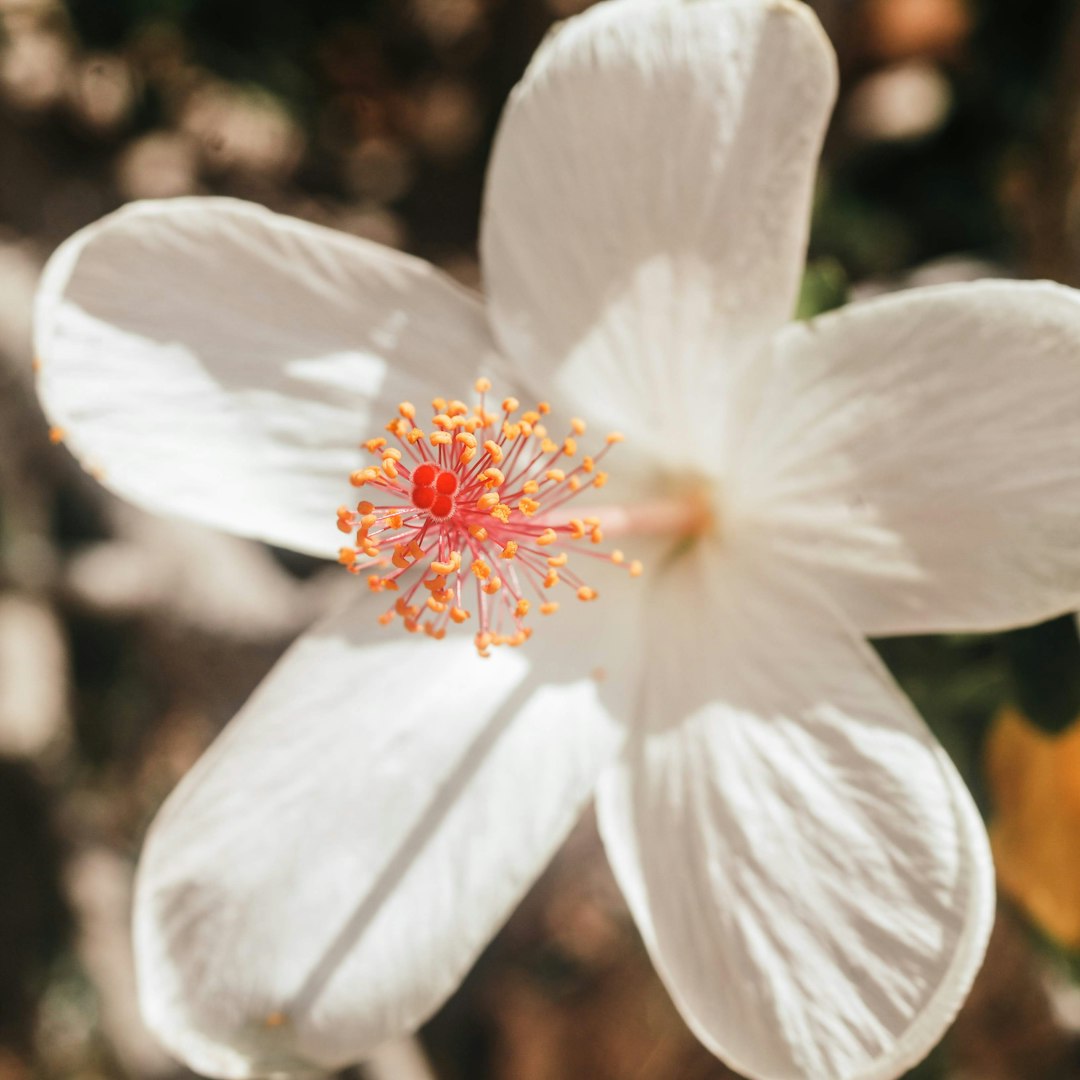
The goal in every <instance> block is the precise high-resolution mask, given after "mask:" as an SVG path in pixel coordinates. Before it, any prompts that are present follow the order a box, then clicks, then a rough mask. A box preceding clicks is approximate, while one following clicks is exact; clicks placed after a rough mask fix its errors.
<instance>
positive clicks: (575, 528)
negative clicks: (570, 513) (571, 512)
mask: <svg viewBox="0 0 1080 1080" xmlns="http://www.w3.org/2000/svg"><path fill="white" fill-rule="evenodd" d="M584 535H585V522H584V521H582V520H581V518H571V519H570V539H571V540H580V539H581V538H582V537H583V536H584Z"/></svg>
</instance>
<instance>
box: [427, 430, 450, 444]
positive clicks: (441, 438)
mask: <svg viewBox="0 0 1080 1080" xmlns="http://www.w3.org/2000/svg"><path fill="white" fill-rule="evenodd" d="M453 438H454V437H453V435H451V434H450V432H449V431H433V432H432V433H431V445H432V446H449V445H450V443H451V442H452V441H453Z"/></svg>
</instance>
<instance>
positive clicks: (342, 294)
mask: <svg viewBox="0 0 1080 1080" xmlns="http://www.w3.org/2000/svg"><path fill="white" fill-rule="evenodd" d="M36 334H37V350H38V355H39V359H40V361H41V373H40V383H39V386H40V393H41V397H42V401H43V402H44V405H45V409H46V411H47V413H48V414H49V417H50V419H51V421H52V423H53V424H55V425H56V426H58V427H59V428H61V429H62V430H63V432H64V435H65V440H66V441H67V443H68V445H69V446H70V447H71V449H72V450H73V452H74V453H75V454H76V456H77V457H79V458H80V460H81V461H82V462H83V463H84V464H85V465H86V466H87V467H88V468H90V469H91V470H92V471H93V472H94V473H95V474H98V473H100V475H101V478H102V480H103V482H104V483H105V484H106V485H107V486H109V487H111V488H112V489H113V490H114V491H116V492H118V493H119V494H121V495H123V496H125V497H126V498H128V499H131V500H132V501H133V502H136V503H138V504H139V505H141V506H143V507H146V508H147V509H150V510H155V511H160V512H162V513H167V514H174V515H178V516H181V517H186V518H190V519H193V520H195V521H199V522H201V523H203V524H207V525H213V526H215V527H218V528H223V529H226V530H228V531H230V532H235V533H239V534H241V535H243V536H252V537H256V538H259V539H263V540H268V541H270V542H272V543H276V544H280V545H283V546H286V547H292V548H296V549H298V550H301V551H308V552H312V553H313V554H320V555H328V554H333V553H334V552H335V551H336V550H337V547H338V546H339V542H340V536H339V535H338V533H337V530H336V528H335V515H334V511H335V510H336V508H337V507H338V505H340V504H341V503H342V502H344V501H346V500H347V499H348V498H349V496H350V489H349V487H348V483H347V478H348V475H349V473H350V472H351V471H352V470H353V469H355V468H358V467H359V466H360V465H361V464H366V463H367V462H365V461H362V460H361V452H360V451H359V450H358V448H357V444H358V443H359V442H360V441H361V440H364V439H368V438H371V437H372V436H375V435H379V434H381V433H382V429H383V427H384V426H385V424H386V422H387V421H388V420H389V419H390V418H391V417H392V416H393V415H396V407H397V403H398V402H399V401H402V400H403V399H409V398H413V397H416V398H418V402H417V403H418V404H420V403H421V402H422V403H424V404H426V403H427V400H428V399H429V398H430V397H431V396H432V395H433V394H435V393H439V394H442V395H444V396H458V397H460V396H462V395H463V394H465V393H467V392H468V391H470V390H471V384H472V380H473V379H474V378H475V376H476V374H477V372H478V370H479V368H480V367H481V365H482V364H483V363H484V359H485V355H486V354H487V353H488V352H489V351H490V348H491V343H490V337H489V334H488V331H487V329H486V324H485V317H484V313H483V309H482V306H481V304H480V303H479V301H478V300H477V299H476V298H475V297H474V296H473V295H472V294H470V293H468V292H466V291H465V290H464V289H461V288H459V287H458V286H456V285H455V284H453V283H452V282H451V281H450V280H449V279H448V278H445V277H444V276H443V275H441V274H440V273H439V272H438V271H437V270H435V269H434V268H433V267H431V266H429V265H428V264H427V263H424V262H421V261H420V260H418V259H413V258H411V257H409V256H407V255H402V254H400V253H399V252H395V251H391V250H390V249H389V248H383V247H380V246H379V245H378V244H372V243H368V242H366V241H361V240H357V239H354V238H351V237H348V236H345V235H344V234H341V233H335V232H332V231H331V230H328V229H323V228H319V227H317V226H314V225H308V224H305V223H303V222H300V221H295V220H293V219H291V218H285V217H281V216H279V215H276V214H272V213H270V212H269V211H267V210H264V209H262V208H261V207H257V206H254V205H251V204H247V203H242V202H236V201H233V200H228V199H177V200H172V201H169V202H160V203H137V204H135V205H133V206H130V207H128V208H126V209H124V210H121V211H119V212H118V213H116V214H113V215H112V216H110V217H107V218H105V219H104V220H103V221H101V222H99V223H97V224H96V225H92V226H90V227H89V228H87V229H84V230H83V231H82V232H80V233H78V234H76V235H75V236H74V237H72V238H71V239H70V240H68V241H67V242H66V243H65V244H64V245H63V246H62V247H61V248H60V249H59V250H58V251H57V253H56V254H55V255H54V256H53V258H52V260H51V262H50V263H49V266H48V267H47V268H46V271H45V276H44V279H43V281H42V284H41V288H40V291H39V295H38V301H37V309H36ZM352 501H355V494H353V496H352Z"/></svg>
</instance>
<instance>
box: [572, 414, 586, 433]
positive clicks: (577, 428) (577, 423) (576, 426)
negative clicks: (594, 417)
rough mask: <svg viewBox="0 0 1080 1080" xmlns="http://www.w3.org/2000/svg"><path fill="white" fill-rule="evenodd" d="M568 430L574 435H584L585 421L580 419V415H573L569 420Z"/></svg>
mask: <svg viewBox="0 0 1080 1080" xmlns="http://www.w3.org/2000/svg"><path fill="white" fill-rule="evenodd" d="M570 430H571V431H572V432H573V433H574V434H575V435H584V434H585V421H584V420H582V419H581V418H580V417H578V416H575V417H574V418H573V420H571V421H570Z"/></svg>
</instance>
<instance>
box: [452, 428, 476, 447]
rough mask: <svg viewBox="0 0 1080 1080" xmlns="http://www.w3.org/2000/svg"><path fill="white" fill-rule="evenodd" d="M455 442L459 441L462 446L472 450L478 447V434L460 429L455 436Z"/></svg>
mask: <svg viewBox="0 0 1080 1080" xmlns="http://www.w3.org/2000/svg"><path fill="white" fill-rule="evenodd" d="M454 442H459V443H461V445H462V446H467V447H468V448H469V449H470V450H475V449H476V436H475V435H473V434H471V433H470V432H468V431H459V432H458V433H457V434H456V435H455V436H454Z"/></svg>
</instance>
